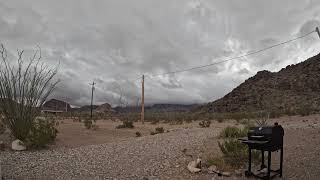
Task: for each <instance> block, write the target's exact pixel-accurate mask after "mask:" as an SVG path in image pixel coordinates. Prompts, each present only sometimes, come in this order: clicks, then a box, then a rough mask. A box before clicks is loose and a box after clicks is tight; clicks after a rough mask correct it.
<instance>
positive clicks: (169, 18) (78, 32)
mask: <svg viewBox="0 0 320 180" xmlns="http://www.w3.org/2000/svg"><path fill="white" fill-rule="evenodd" d="M316 26H320V2H319V1H317V0H295V1H292V0H290V1H289V0H283V1H278V0H272V1H249V0H243V1H239V0H231V1H224V0H218V1H212V0H161V1H159V0H157V1H155V0H139V1H138V0H133V1H128V0H126V1H124V0H95V1H88V0H65V1H62V0H57V1H48V0H38V1H36V0H24V1H18V0H10V1H6V0H0V41H1V42H2V43H4V44H5V45H6V47H7V48H8V49H10V50H12V51H13V50H15V49H17V48H18V49H26V50H27V51H26V52H29V53H31V52H32V50H33V49H34V47H35V46H36V45H39V46H41V48H42V51H43V58H44V60H45V62H46V63H48V64H49V65H52V66H53V65H56V64H57V63H58V61H60V71H59V78H60V79H61V80H62V81H61V83H60V84H59V86H58V87H57V90H56V91H55V93H54V95H53V96H54V97H56V98H59V99H62V100H66V101H69V102H71V103H72V104H74V105H83V104H88V103H89V102H90V86H89V83H90V82H92V80H95V81H96V82H97V86H96V91H95V102H96V103H103V102H109V103H112V104H113V105H116V104H117V102H118V97H119V95H120V94H122V95H123V96H124V97H125V98H127V100H128V102H129V103H135V102H136V101H137V99H138V97H139V96H140V94H139V93H140V89H139V88H140V82H139V81H135V79H136V78H138V76H140V75H142V74H146V75H151V74H161V73H165V72H168V71H174V70H179V69H184V68H188V67H193V66H199V65H202V64H208V63H212V62H215V61H218V59H220V58H222V59H223V58H226V57H232V56H238V55H241V54H243V53H247V52H249V51H252V50H257V49H260V48H264V47H266V46H269V45H272V44H274V43H278V42H281V41H283V40H287V39H288V38H292V37H296V36H299V35H302V34H304V33H307V32H310V31H312V30H314V28H315V27H316ZM319 49H320V40H319V38H318V37H317V36H316V34H314V35H311V36H309V37H308V38H305V39H303V40H301V41H297V42H294V43H291V44H288V45H285V46H282V47H279V48H276V49H272V50H269V51H266V52H264V53H262V54H259V55H254V56H250V57H246V58H243V59H240V60H237V61H232V62H227V63H224V64H220V65H217V66H214V67H209V68H205V69H200V70H194V71H190V72H184V73H179V74H175V75H165V76H157V77H152V78H150V77H149V78H146V85H145V86H146V102H147V103H202V102H208V101H212V100H214V99H217V98H219V97H221V96H223V95H224V94H226V93H227V92H229V91H230V90H232V88H234V87H235V86H237V85H238V84H240V83H241V82H243V81H244V80H245V79H246V78H248V77H250V76H252V75H254V74H255V73H256V72H257V71H259V70H263V69H267V70H271V71H277V70H279V69H281V68H282V67H284V66H286V65H288V64H292V63H297V62H299V61H302V60H304V59H306V58H307V57H310V56H313V55H315V54H317V53H319Z"/></svg>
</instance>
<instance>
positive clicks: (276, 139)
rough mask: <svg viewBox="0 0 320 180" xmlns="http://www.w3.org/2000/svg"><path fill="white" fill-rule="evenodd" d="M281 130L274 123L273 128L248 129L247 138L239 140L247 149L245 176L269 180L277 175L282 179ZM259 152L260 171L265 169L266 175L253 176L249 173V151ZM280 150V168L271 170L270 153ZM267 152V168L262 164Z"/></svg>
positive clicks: (282, 133)
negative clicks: (247, 158)
mask: <svg viewBox="0 0 320 180" xmlns="http://www.w3.org/2000/svg"><path fill="white" fill-rule="evenodd" d="M283 135H284V130H283V128H282V127H281V126H280V125H278V123H275V124H274V125H273V126H265V127H251V128H249V132H248V137H247V138H242V139H239V140H241V141H242V143H244V144H247V145H248V147H249V161H248V162H249V164H248V170H247V171H246V172H245V175H246V176H255V177H257V178H260V179H271V178H273V177H275V176H277V175H279V176H280V177H282V162H283ZM253 149H255V150H260V151H261V167H260V168H261V169H260V170H263V169H265V168H267V172H266V174H263V173H262V174H263V175H261V174H254V173H252V171H251V151H252V150H253ZM278 150H280V168H279V169H277V170H271V152H274V151H278ZM265 151H267V152H268V166H267V167H266V165H265V164H264V152H265Z"/></svg>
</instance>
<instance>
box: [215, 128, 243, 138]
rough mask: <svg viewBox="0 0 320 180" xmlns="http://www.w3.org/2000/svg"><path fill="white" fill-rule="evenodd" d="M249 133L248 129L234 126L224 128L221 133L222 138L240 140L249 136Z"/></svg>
mask: <svg viewBox="0 0 320 180" xmlns="http://www.w3.org/2000/svg"><path fill="white" fill-rule="evenodd" d="M247 133H248V128H247V127H245V128H237V127H234V126H228V127H226V128H224V129H223V130H222V131H221V133H220V137H223V138H240V137H245V136H247Z"/></svg>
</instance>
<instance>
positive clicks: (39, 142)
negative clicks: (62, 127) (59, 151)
mask: <svg viewBox="0 0 320 180" xmlns="http://www.w3.org/2000/svg"><path fill="white" fill-rule="evenodd" d="M57 125H58V123H56V122H55V120H54V119H52V118H51V119H49V118H48V119H40V118H37V119H36V121H35V122H34V125H33V126H32V128H31V130H30V133H29V135H28V137H27V139H26V145H27V146H28V147H31V148H35V149H39V148H45V147H46V146H47V144H50V143H52V142H54V140H55V139H56V137H57V133H58V130H57V128H56V127H57Z"/></svg>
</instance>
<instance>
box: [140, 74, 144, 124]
mask: <svg viewBox="0 0 320 180" xmlns="http://www.w3.org/2000/svg"><path fill="white" fill-rule="evenodd" d="M141 122H142V124H144V75H142V84H141Z"/></svg>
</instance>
